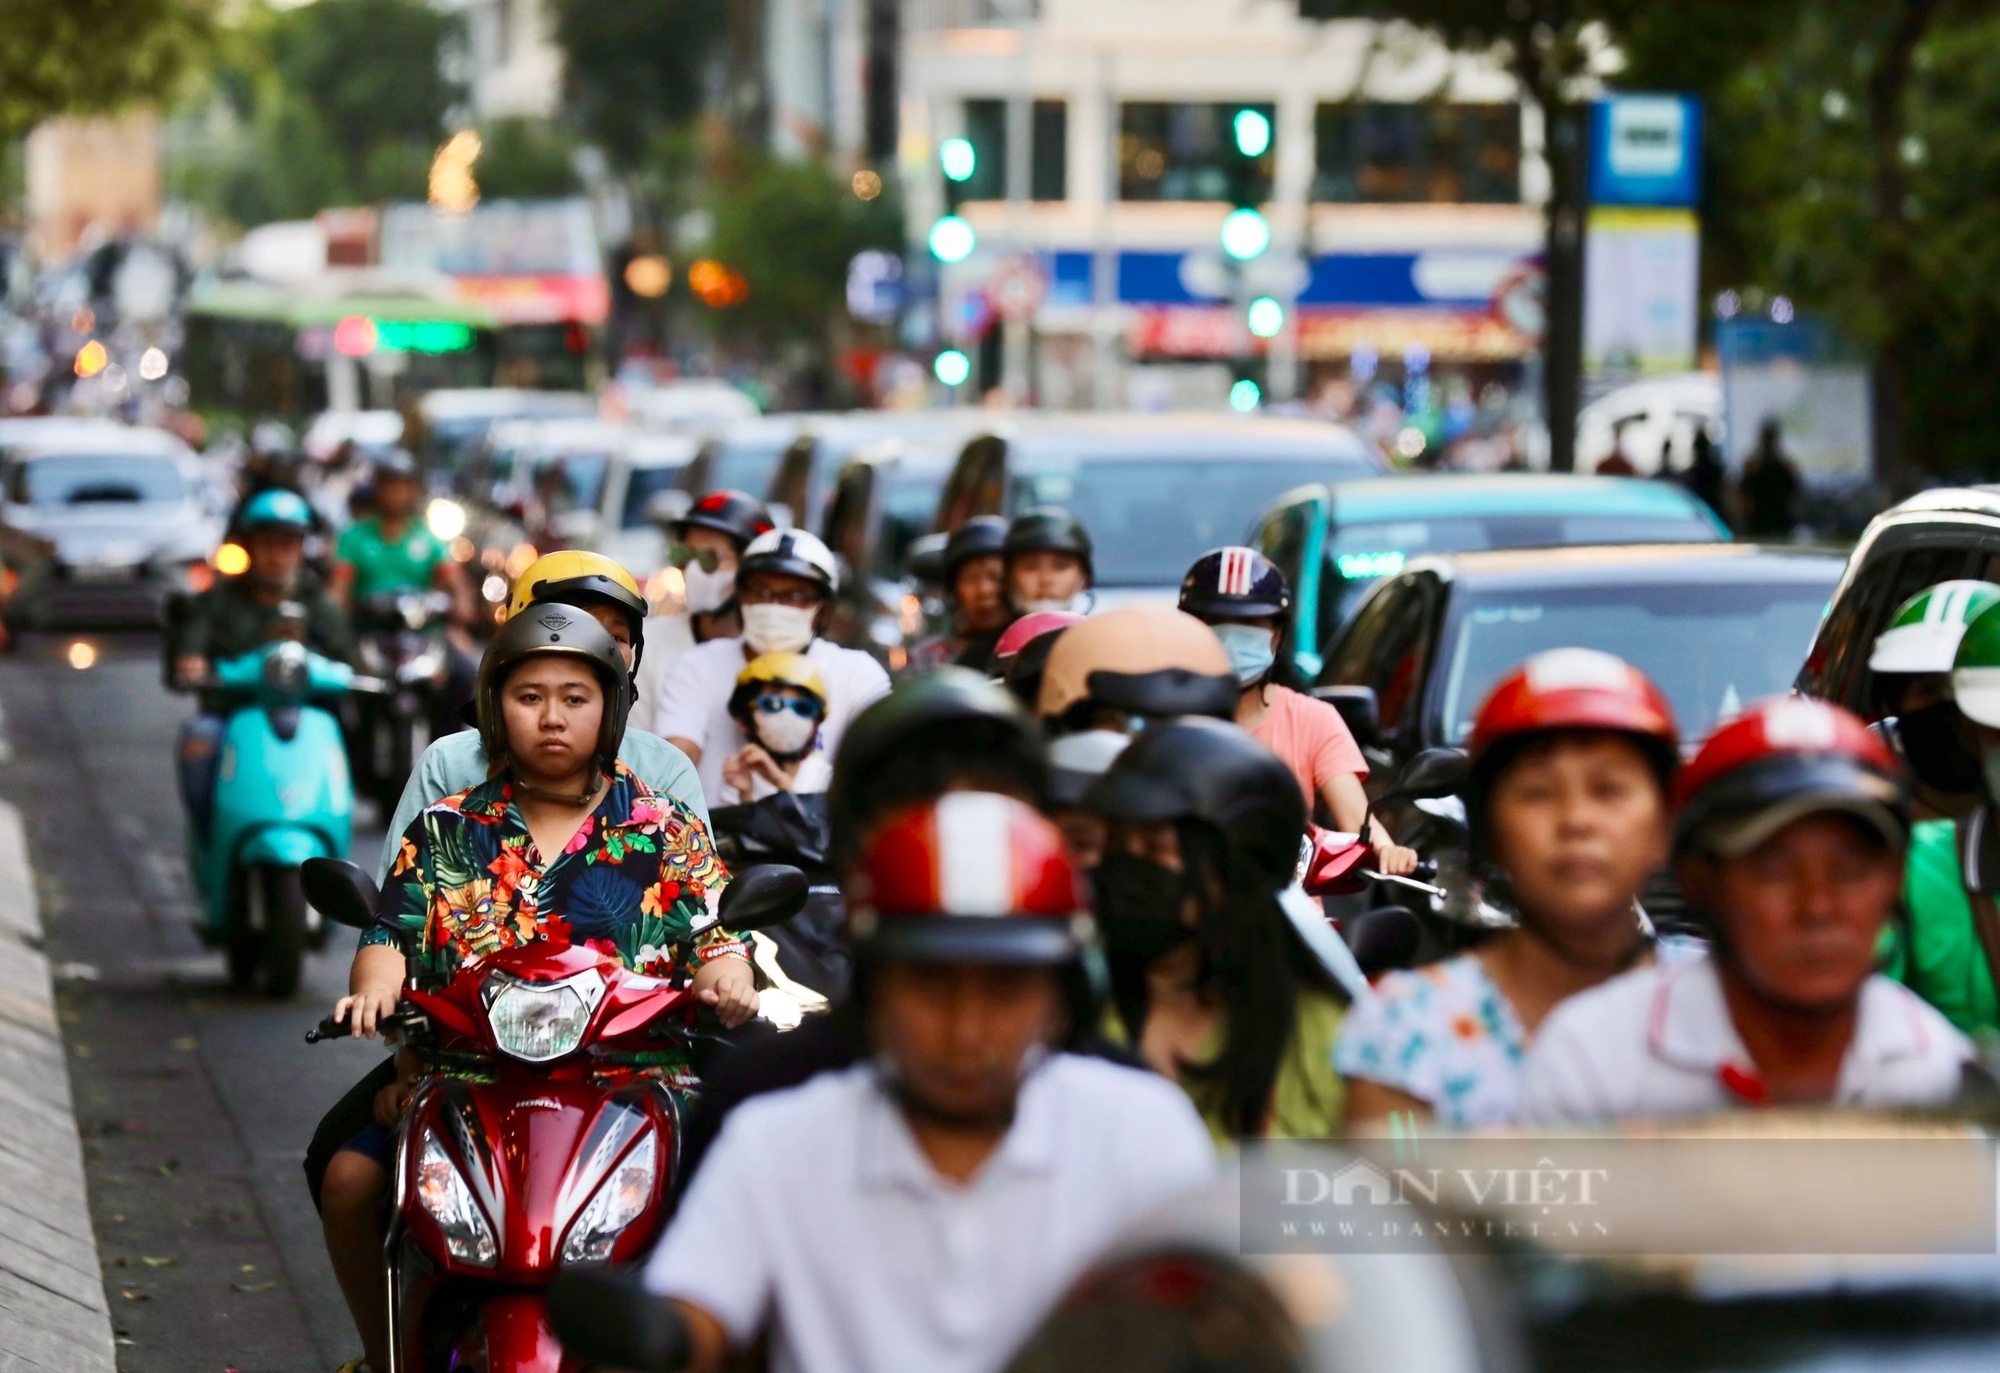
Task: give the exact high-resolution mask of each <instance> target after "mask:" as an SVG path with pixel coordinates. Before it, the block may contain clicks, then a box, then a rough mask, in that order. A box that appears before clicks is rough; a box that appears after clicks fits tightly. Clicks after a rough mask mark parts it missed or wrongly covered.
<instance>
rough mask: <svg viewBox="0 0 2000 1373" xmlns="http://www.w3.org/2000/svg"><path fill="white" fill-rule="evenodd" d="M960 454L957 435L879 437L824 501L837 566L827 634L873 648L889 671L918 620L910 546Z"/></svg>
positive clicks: (902, 657)
mask: <svg viewBox="0 0 2000 1373" xmlns="http://www.w3.org/2000/svg"><path fill="white" fill-rule="evenodd" d="M957 457H958V444H957V441H956V440H955V438H953V437H951V436H949V435H944V434H931V435H924V436H918V437H912V438H892V439H881V440H878V441H877V442H875V443H873V444H871V445H869V446H868V447H866V448H863V449H862V450H861V451H860V452H858V453H856V454H854V455H853V456H852V457H850V458H848V460H847V461H846V463H845V464H843V466H842V467H841V469H840V476H839V479H838V481H836V482H835V483H834V488H833V496H832V499H831V500H830V501H829V503H828V512H827V518H826V542H827V545H828V546H829V547H830V548H832V549H833V551H834V555H835V556H836V557H838V558H839V559H840V561H841V564H842V568H841V571H842V577H841V585H840V599H839V601H838V603H837V605H836V607H835V610H834V616H833V627H832V630H831V637H832V638H834V639H835V640H837V641H838V642H840V643H843V644H846V645H848V646H849V647H851V648H863V649H867V650H868V651H869V652H871V653H874V654H876V655H877V656H878V657H880V658H881V659H882V660H883V661H884V662H885V663H887V664H888V665H889V667H890V668H891V670H896V669H900V668H901V667H902V666H903V664H904V663H905V662H907V661H908V659H907V656H906V655H907V652H908V645H909V641H910V640H911V639H912V638H913V637H915V636H916V634H917V633H918V632H919V630H920V629H921V628H922V625H923V608H922V602H921V600H920V597H921V594H922V592H921V588H920V587H918V585H917V584H916V580H915V578H914V577H913V576H912V575H911V568H910V554H911V551H912V549H911V546H912V545H913V544H915V543H916V542H917V540H919V539H920V538H922V537H923V536H924V535H925V534H926V533H928V532H929V530H930V527H931V521H932V520H933V518H935V516H936V514H937V504H938V492H939V491H941V490H942V489H943V488H944V482H945V478H946V477H947V476H949V475H950V473H951V469H952V464H953V462H954V461H955V460H956V459H957Z"/></svg>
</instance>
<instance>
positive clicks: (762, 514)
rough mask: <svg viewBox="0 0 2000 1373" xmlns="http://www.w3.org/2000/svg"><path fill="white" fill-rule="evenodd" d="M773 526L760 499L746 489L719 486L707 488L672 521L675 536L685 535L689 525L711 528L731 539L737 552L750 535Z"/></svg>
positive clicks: (762, 532) (770, 528)
mask: <svg viewBox="0 0 2000 1373" xmlns="http://www.w3.org/2000/svg"><path fill="white" fill-rule="evenodd" d="M775 527H776V526H775V525H774V524H773V523H772V520H771V512H770V511H768V510H766V509H765V508H764V502H762V501H760V500H758V499H757V498H756V497H755V496H752V495H750V494H749V493H748V492H744V491H730V490H722V491H711V492H709V493H708V494H707V495H706V496H703V497H702V498H701V499H700V500H698V501H696V502H695V503H694V504H693V505H692V506H690V507H689V508H688V512H687V514H685V515H683V516H681V517H680V518H679V519H677V520H675V521H674V522H673V533H674V537H675V538H686V537H687V532H688V530H690V529H713V530H715V531H716V532H717V533H718V534H727V535H728V536H729V537H730V538H732V539H734V540H735V541H736V551H737V552H738V553H741V552H742V551H743V550H744V549H745V548H748V547H749V546H750V541H751V540H752V539H754V538H756V537H757V536H758V535H759V534H768V533H770V532H771V530H772V529H773V528H775Z"/></svg>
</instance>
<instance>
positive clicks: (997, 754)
mask: <svg viewBox="0 0 2000 1373" xmlns="http://www.w3.org/2000/svg"><path fill="white" fill-rule="evenodd" d="M948 783H949V784H953V785H959V786H963V785H973V786H978V787H981V788H983V789H984V790H987V791H1001V792H1007V793H1012V794H1017V795H1020V796H1022V797H1023V798H1024V799H1026V800H1028V801H1029V802H1031V803H1033V804H1035V805H1040V804H1041V802H1042V800H1043V798H1044V797H1045V796H1046V795H1047V793H1048V785H1049V759H1048V745H1047V744H1046V743H1045V742H1044V741H1043V739H1042V732H1041V730H1040V729H1038V728H1037V727H1036V725H1035V720H1034V717H1033V716H1031V715H1029V714H1028V712H1027V711H1026V710H1024V709H1022V707H1021V703H1020V702H1019V701H1017V700H1015V699H1014V697H1013V696H1012V695H1011V694H1009V692H1008V691H1007V689H1006V688H1005V687H1003V686H1000V685H999V684H998V683H996V682H992V681H989V680H987V679H986V678H985V677H982V676H980V675H979V674H978V673H976V672H973V671H971V670H969V669H967V668H961V667H941V668H939V669H937V670H936V671H935V672H927V673H925V674H924V675H922V676H921V677H917V678H914V679H912V680H911V681H909V682H907V683H905V684H904V685H902V686H900V687H898V688H896V690H894V691H892V692H890V693H889V694H888V695H887V696H884V697H883V698H882V699H881V700H879V701H877V702H875V703H874V704H873V705H871V706H869V707H868V708H867V709H866V710H864V711H862V712H861V713H860V714H859V715H857V716H855V717H854V720H853V721H852V722H851V723H850V724H849V725H848V726H847V732H846V733H845V734H844V735H842V736H841V740H840V751H839V752H838V753H837V754H836V755H835V756H834V760H833V782H832V784H831V785H830V786H829V787H828V788H827V818H828V820H829V821H830V822H831V824H832V827H833V857H834V862H835V864H836V865H837V866H845V865H846V864H847V863H848V862H851V861H852V860H853V859H854V857H855V856H856V855H857V854H858V853H859V850H860V840H861V831H862V829H863V828H864V827H865V826H866V825H867V824H868V823H869V822H870V821H871V820H873V819H875V818H876V817H877V816H879V815H881V814H882V813H883V812H884V811H886V810H888V809H889V808H891V807H894V806H901V805H908V804H911V803H913V802H916V801H922V800H926V799H928V798H929V797H932V796H936V795H938V794H940V793H941V792H943V791H944V790H945V787H946V785H947V784H948ZM1294 789H1296V783H1295V784H1294Z"/></svg>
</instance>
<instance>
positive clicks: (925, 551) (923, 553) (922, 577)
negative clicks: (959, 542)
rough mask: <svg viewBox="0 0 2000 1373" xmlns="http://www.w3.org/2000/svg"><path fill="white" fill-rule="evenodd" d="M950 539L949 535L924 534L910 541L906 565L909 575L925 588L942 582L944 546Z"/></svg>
mask: <svg viewBox="0 0 2000 1373" xmlns="http://www.w3.org/2000/svg"><path fill="white" fill-rule="evenodd" d="M950 538H951V535H949V534H924V535H921V536H919V537H918V538H915V539H912V540H910V555H909V558H908V561H907V564H906V565H907V566H908V568H909V570H910V575H911V576H912V577H915V578H916V579H917V580H918V581H920V582H923V583H924V584H925V585H927V586H928V585H935V584H936V583H938V582H939V581H941V580H943V578H944V546H945V543H946V541H947V540H949V539H950Z"/></svg>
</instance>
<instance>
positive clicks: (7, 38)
mask: <svg viewBox="0 0 2000 1373" xmlns="http://www.w3.org/2000/svg"><path fill="white" fill-rule="evenodd" d="M213 27H214V22H213V12H212V7H211V4H210V0H0V139H12V138H18V137H20V136H21V135H22V134H24V133H26V132H27V131H28V130H29V129H31V128H33V127H34V126H35V125H36V124H38V123H40V122H41V121H42V120H44V119H47V118H50V117H51V116H53V115H59V114H97V113H102V112H106V111H111V110H116V109H118V108H119V107H120V106H123V105H128V104H132V103H134V102H138V101H148V100H163V99H165V98H167V97H169V96H170V95H172V94H173V93H174V91H175V90H176V89H177V87H178V86H179V84H180V82H181V80H182V78H183V76H184V74H185V73H186V71H187V69H188V67H189V65H190V63H191V62H193V61H194V60H195V59H196V58H197V57H198V56H199V55H200V53H201V50H202V48H203V46H204V45H205V43H206V42H207V40H208V38H209V36H210V35H211V33H212V32H213Z"/></svg>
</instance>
